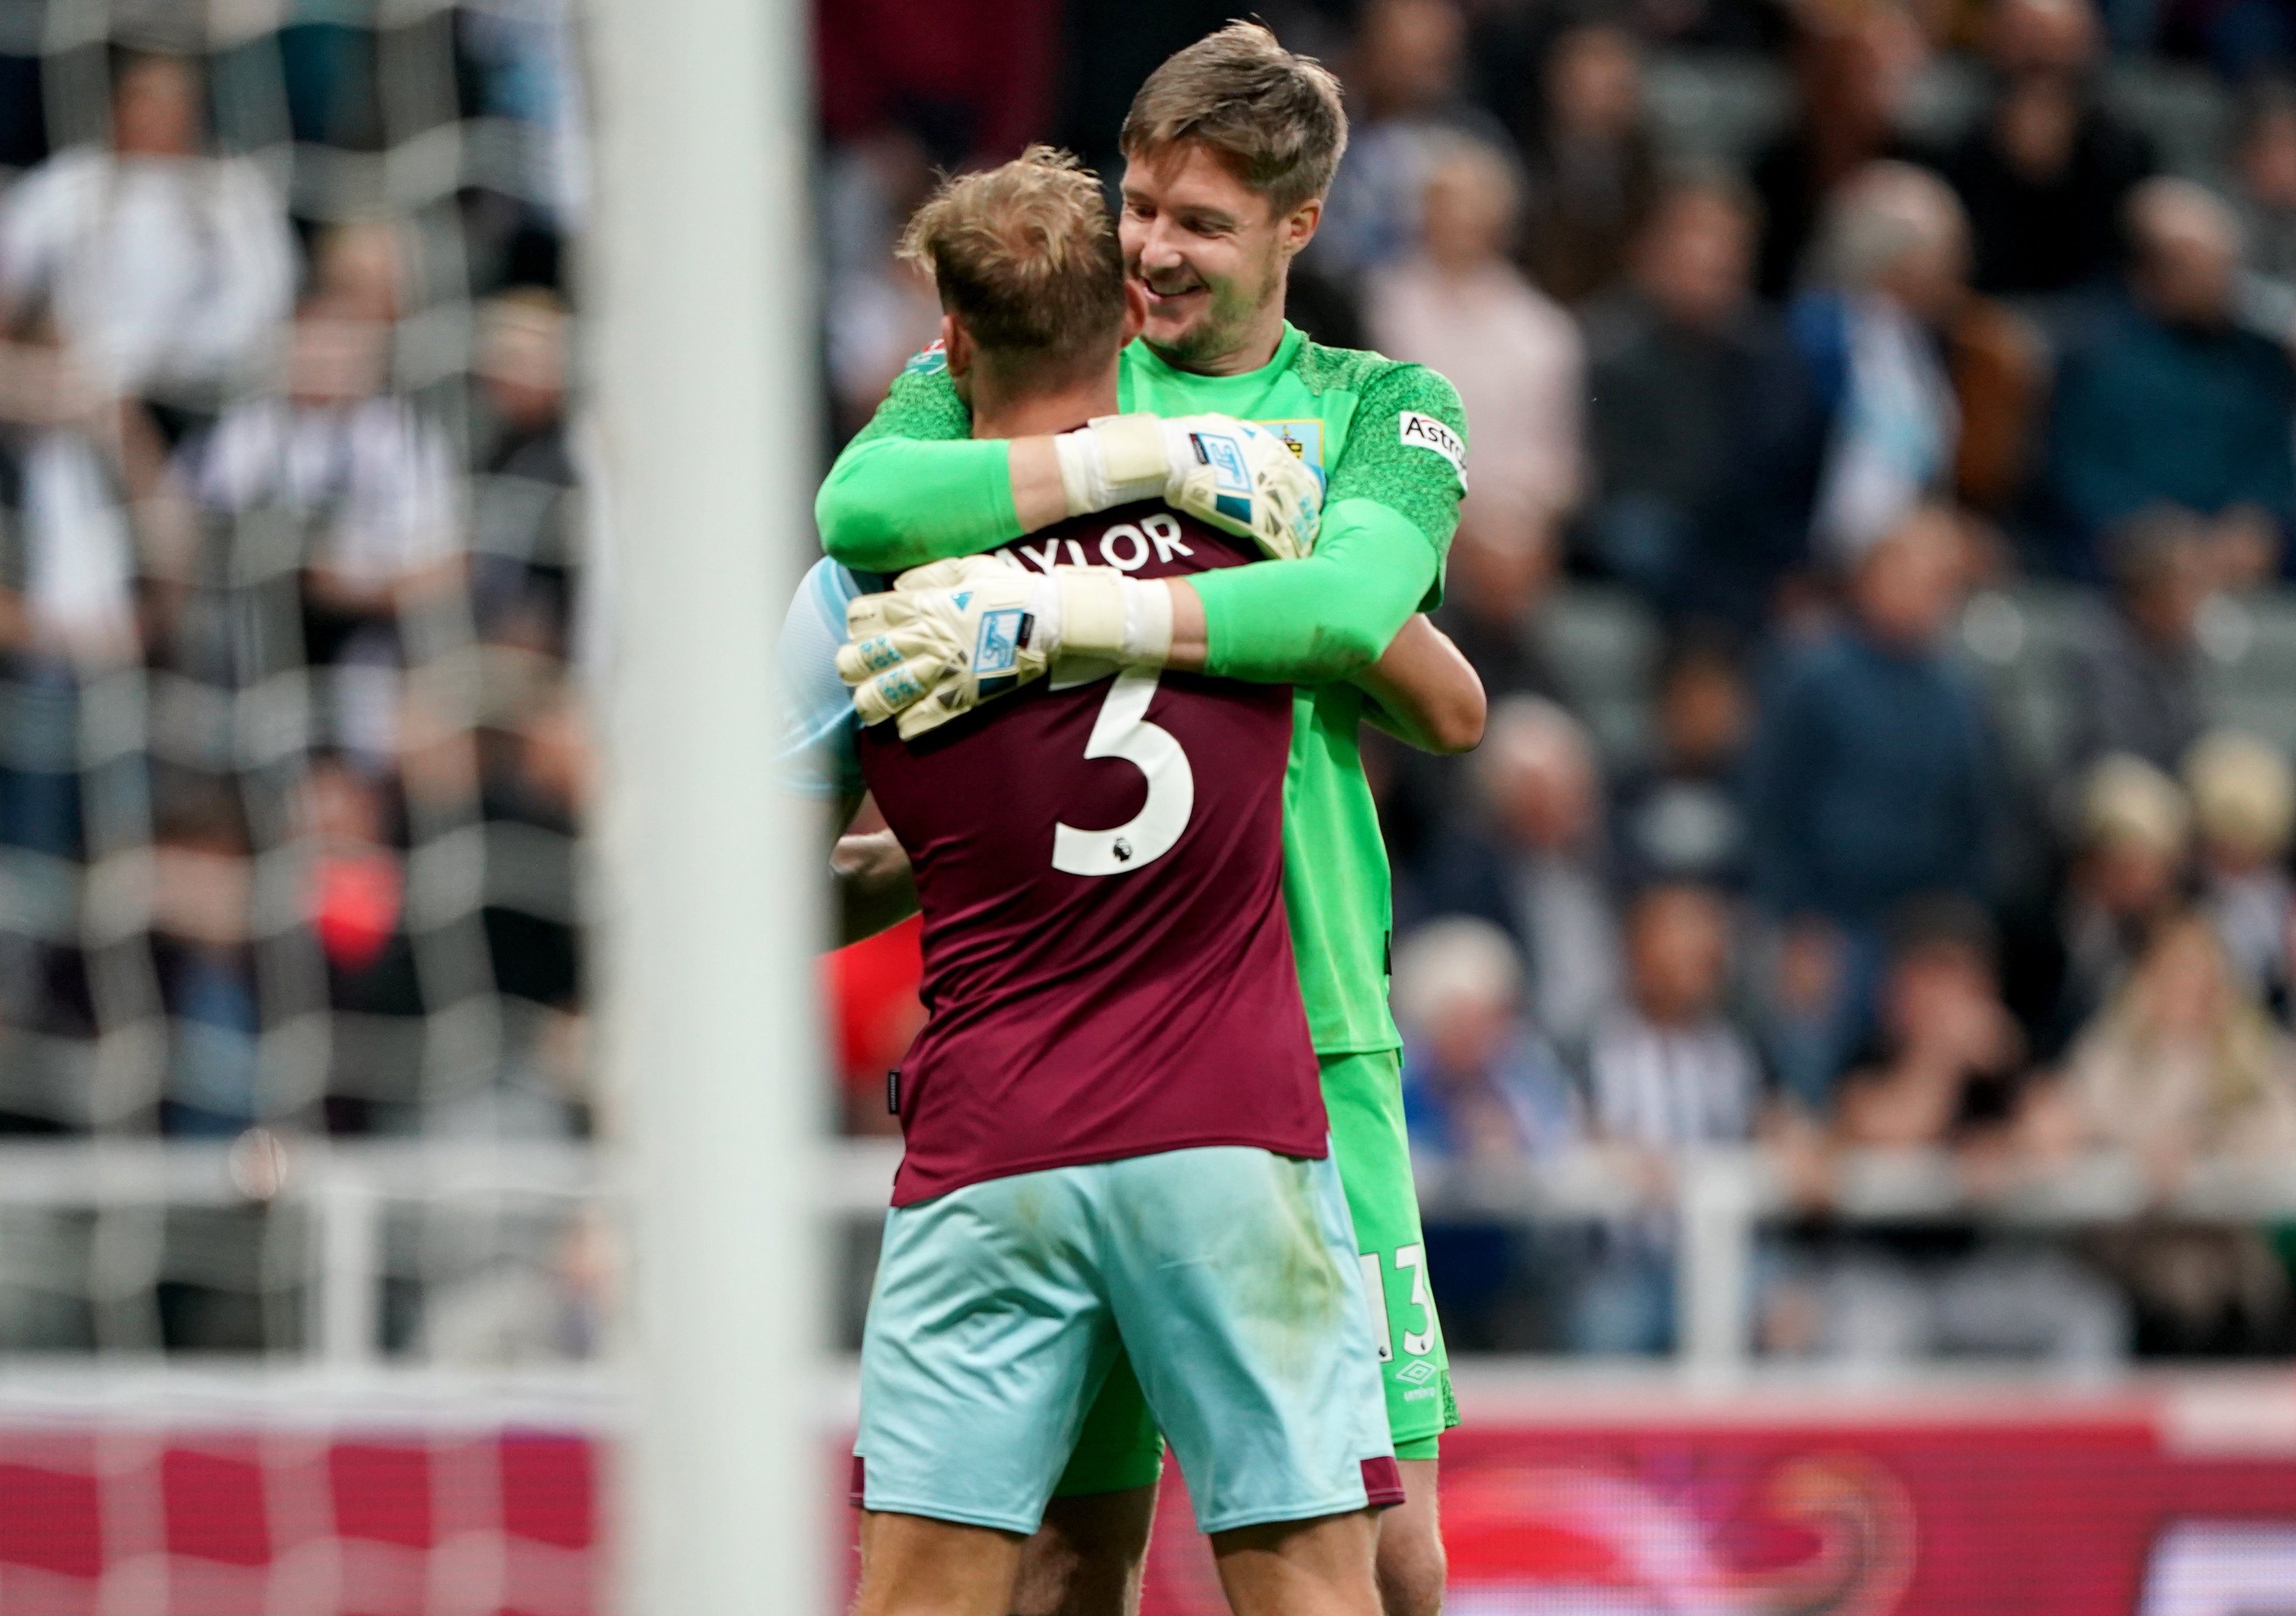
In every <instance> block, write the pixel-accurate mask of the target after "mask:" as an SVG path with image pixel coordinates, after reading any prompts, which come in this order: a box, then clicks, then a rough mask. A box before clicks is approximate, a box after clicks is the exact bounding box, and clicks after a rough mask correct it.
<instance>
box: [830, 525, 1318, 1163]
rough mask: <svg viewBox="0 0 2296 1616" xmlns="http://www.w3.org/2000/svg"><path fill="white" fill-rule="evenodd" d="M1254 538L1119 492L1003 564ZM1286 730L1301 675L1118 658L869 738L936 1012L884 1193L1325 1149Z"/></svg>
mask: <svg viewBox="0 0 2296 1616" xmlns="http://www.w3.org/2000/svg"><path fill="white" fill-rule="evenodd" d="M1250 547H1251V546H1250V543H1249V541H1248V540H1243V539H1238V538H1233V537H1229V536H1227V535H1226V534H1223V533H1218V532H1215V531H1213V530H1212V529H1210V528H1208V527H1205V526H1203V525H1202V524H1201V523H1198V522H1196V521H1193V519H1191V518H1187V517H1184V516H1180V515H1177V514H1176V513H1173V512H1170V511H1168V510H1166V509H1164V507H1163V506H1162V505H1160V504H1153V505H1151V504H1142V505H1128V506H1123V507H1120V508H1119V509H1118V510H1115V511H1111V512H1108V513H1104V514H1103V515H1099V516H1087V517H1079V518H1076V519H1074V520H1071V521H1068V522H1064V523H1062V524H1061V525H1060V526H1057V527H1054V528H1052V529H1047V530H1046V533H1045V534H1043V535H1039V536H1037V537H1035V538H1032V540H1031V541H1030V543H1029V545H1028V546H1027V547H1026V549H1027V554H1026V557H1025V559H1021V558H1016V559H1015V560H1014V563H1013V564H1015V565H1016V566H1018V565H1027V566H1029V567H1032V568H1037V569H1039V570H1045V569H1044V562H1046V560H1047V559H1049V558H1050V557H1053V556H1061V557H1062V559H1063V561H1065V560H1066V559H1067V555H1068V554H1071V553H1072V554H1084V555H1087V556H1089V557H1091V558H1093V559H1094V560H1095V562H1103V564H1108V563H1111V562H1112V563H1113V564H1115V565H1117V566H1119V568H1121V569H1122V570H1125V571H1127V572H1128V573H1130V574H1131V575H1132V576H1134V577H1136V578H1167V577H1177V576H1182V575H1185V574H1186V573H1189V572H1197V571H1202V570H1208V569H1210V568H1213V567H1232V566H1237V565H1240V564H1242V563H1243V562H1248V561H1251V560H1253V559H1256V557H1255V556H1253V555H1252V554H1247V552H1248V551H1249V550H1250ZM1291 746H1292V691H1291V687H1290V686H1288V685H1245V684H1240V683H1238V682H1236V681H1234V680H1228V679H1214V678H1208V677H1204V676H1202V675H1201V674H1179V673H1165V674H1162V675H1161V676H1160V677H1159V674H1158V672H1157V670H1156V669H1127V670H1125V671H1122V672H1117V671H1115V670H1113V669H1109V668H1108V667H1106V666H1105V665H1100V666H1097V667H1085V668H1076V667H1063V668H1062V669H1059V670H1057V671H1055V672H1054V674H1053V676H1052V677H1049V678H1046V679H1043V680H1040V681H1038V682H1037V683H1036V684H1034V685H1029V686H1028V687H1026V688H1024V689H1022V690H1021V691H1020V692H1018V693H1015V694H1013V695H1012V696H1009V697H1006V698H1005V700H1004V701H1000V702H997V703H996V704H994V705H993V706H990V707H986V708H983V709H980V710H978V711H977V712H976V713H974V714H973V715H971V716H969V717H967V718H961V719H958V720H956V721H955V722H954V723H951V724H949V725H948V726H946V727H944V728H940V729H936V730H933V731H931V732H930V733H929V734H926V735H924V736H922V737H920V738H919V739H918V740H916V741H903V740H902V739H901V738H900V737H899V736H898V734H896V733H895V731H894V726H892V725H891V724H880V725H877V726H874V727H873V728H870V729H866V730H864V731H863V732H862V734H861V740H860V752H861V769H862V774H863V777H864V778H865V779H866V780H867V782H868V784H869V790H870V792H871V794H872V795H873V797H874V798H875V799H876V802H877V807H878V808H879V809H880V811H881V812H882V813H883V814H884V816H885V822H886V824H888V825H889V826H890V827H891V829H892V831H893V833H894V834H895V835H896V836H898V838H899V839H900V842H901V845H902V846H903V847H905V848H906V849H908V852H909V858H910V862H911V865H913V867H914V870H915V873H916V882H917V890H918V894H919V897H920V898H921V899H922V906H923V909H924V915H925V932H924V956H925V975H924V984H923V989H922V992H923V998H924V1002H925V1006H926V1009H927V1010H928V1012H929V1013H930V1014H931V1020H929V1021H927V1022H926V1024H925V1028H924V1030H923V1031H922V1033H921V1034H919V1035H918V1038H917V1040H916V1042H915V1043H914V1045H913V1046H911V1047H910V1050H909V1053H908V1055H907V1058H906V1059H905V1060H904V1061H903V1062H902V1063H901V1070H900V1074H899V1077H898V1104H899V1110H900V1113H901V1126H902V1131H903V1133H904V1134H905V1135H906V1139H907V1146H908V1148H907V1152H906V1155H905V1156H904V1157H903V1159H902V1162H901V1170H900V1175H899V1177H898V1178H897V1179H896V1180H895V1181H894V1185H893V1204H894V1205H896V1206H906V1205H908V1204H910V1203H911V1202H916V1201H922V1200H923V1199H925V1198H926V1197H928V1196H932V1195H939V1194H944V1193H946V1192H947V1191H949V1190H953V1189H956V1188H959V1187H960V1186H962V1185H967V1184H972V1183H975V1182H977V1181H979V1180H980V1179H982V1178H991V1177H1000V1176H1002V1175H1005V1174H1008V1173H1021V1172H1029V1171H1031V1170H1034V1169H1037V1168H1046V1167H1066V1166H1071V1165H1074V1164H1077V1163H1079V1162H1087V1161H1110V1160H1112V1159H1114V1158H1116V1157H1119V1156H1138V1155H1145V1154H1147V1153H1150V1152H1152V1151H1169V1150H1182V1149H1185V1148H1188V1147H1190V1146H1193V1145H1205V1144H1243V1145H1252V1146H1257V1147H1259V1148H1260V1149H1264V1150H1272V1151H1278V1152H1281V1153H1283V1154H1285V1155H1289V1156H1321V1155H1323V1154H1324V1139H1325V1133H1326V1128H1327V1125H1326V1123H1325V1120H1324V1103H1323V1097H1322V1089H1321V1086H1320V1082H1319V1079H1318V1075H1317V1069H1316V1060H1315V1056H1314V1053H1313V1051H1312V1049H1311V1048H1310V1046H1309V1044H1308V1023H1307V1017H1306V1012H1305V1011H1304V1009H1303V1008H1302V1007H1301V1005H1300V988H1299V977H1298V973H1297V972H1296V971H1294V969H1293V967H1292V942H1291V935H1290V932H1289V931H1288V930H1287V929H1286V926H1285V923H1284V916H1283V770H1284V762H1285V759H1286V758H1287V756H1288V755H1289V753H1290V751H1291ZM1245 1074H1248V1077H1246V1076H1245ZM1240 1078H1243V1079H1244V1080H1239V1079H1240Z"/></svg>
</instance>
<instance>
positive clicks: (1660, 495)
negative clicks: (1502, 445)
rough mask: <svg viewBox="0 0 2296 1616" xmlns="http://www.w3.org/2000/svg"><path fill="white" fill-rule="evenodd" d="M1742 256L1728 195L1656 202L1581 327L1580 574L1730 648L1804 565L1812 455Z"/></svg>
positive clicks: (1803, 393) (1748, 219) (1794, 370)
mask: <svg viewBox="0 0 2296 1616" xmlns="http://www.w3.org/2000/svg"><path fill="white" fill-rule="evenodd" d="M1753 248H1754V219H1753V209H1752V202H1751V199H1750V198H1749V197H1748V196H1747V195H1746V194H1745V193H1743V191H1741V190H1740V189H1738V188H1737V187H1736V186H1735V185H1732V184H1729V183H1727V182H1726V181H1721V180H1714V179H1698V180H1691V181H1685V182H1683V183H1680V184H1677V185H1672V186H1669V188H1667V189H1666V190H1665V191H1663V192H1662V193H1660V195H1659V197H1658V198H1657V200H1656V201H1655V203H1654V204H1653V206H1652V211H1651V215H1650V218H1649V221H1648V223H1647V224H1646V225H1645V226H1644V228H1643V230H1642V232H1641V234H1639V235H1638V236H1637V237H1636V240H1635V242H1634V247H1633V250H1632V252H1631V253H1630V255H1629V257H1628V278H1627V281H1626V283H1625V284H1623V285H1622V286H1620V288H1619V289H1618V290H1617V291H1614V292H1612V293H1611V294H1609V295H1607V296H1605V297H1603V298H1601V299H1597V300H1596V301H1595V302H1594V303H1592V304H1590V305H1589V306H1588V307H1587V310H1586V313H1585V316H1584V317H1585V322H1586V327H1587V356H1588V367H1589V373H1588V383H1589V388H1588V390H1589V392H1590V394H1591V399H1590V405H1589V411H1588V429H1589V448H1590V450H1591V455H1592V460H1593V467H1594V475H1595V480H1596V488H1595V500H1596V504H1595V510H1594V512H1593V513H1592V520H1591V521H1590V523H1589V524H1588V526H1589V537H1590V542H1591V544H1592V546H1593V548H1594V552H1595V559H1596V560H1597V561H1598V562H1600V563H1601V565H1602V566H1603V568H1604V569H1605V570H1608V571H1609V572H1610V573H1611V575H1612V576H1614V577H1616V578H1620V579H1621V580H1622V581H1624V582H1626V583H1627V584H1628V585H1629V586H1630V587H1633V588H1634V589H1635V590H1636V592H1637V593H1639V594H1641V595H1643V596H1644V599H1645V600H1647V601H1649V602H1650V603H1652V605H1654V606H1656V607H1657V608H1659V609H1660V610H1661V611H1665V612H1668V613H1669V614H1674V615H1686V616H1691V617H1697V618H1710V619H1716V620H1718V621H1721V622H1725V623H1727V624H1730V625H1732V626H1733V627H1734V628H1739V629H1740V630H1742V631H1745V632H1752V631H1755V630H1757V629H1759V628H1760V627H1761V625H1762V624H1763V621H1764V619H1765V617H1766V615H1767V612H1768V611H1769V609H1770V605H1771V598H1772V596H1773V595H1774V594H1775V590H1776V587H1777V585H1778V581H1779V579H1780V578H1782V577H1784V575H1786V574H1787V573H1789V572H1791V571H1792V570H1794V569H1796V568H1797V567H1799V566H1800V564H1801V563H1802V562H1803V560H1804V555H1805V550H1806V539H1805V529H1806V527H1807V524H1808V497H1809V494H1808V487H1809V480H1810V477H1811V475H1812V472H1813V470H1814V467H1815V462H1816V449H1817V438H1816V428H1817V421H1816V410H1815V402H1814V400H1813V398H1812V397H1811V393H1810V388H1809V383H1808V377H1807V373H1806V372H1805V370H1804V368H1803V366H1802V364H1801V361H1800V357H1799V356H1798V355H1797V353H1796V352H1795V350H1794V349H1793V347H1792V344H1791V343H1790V342H1789V341H1788V340H1787V339H1786V334H1785V331H1784V327H1783V326H1782V325H1780V324H1778V323H1777V321H1776V320H1775V318H1774V317H1773V316H1771V315H1770V314H1769V313H1768V312H1767V311H1766V310H1764V309H1762V308H1760V307H1759V305H1757V304H1756V303H1755V302H1754V300H1753V297H1752V293H1751V283H1750V277H1751V269H1752V263H1753ZM1470 418H1471V419H1472V411H1471V412H1470Z"/></svg>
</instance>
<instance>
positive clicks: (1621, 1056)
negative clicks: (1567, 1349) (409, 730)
mask: <svg viewBox="0 0 2296 1616" xmlns="http://www.w3.org/2000/svg"><path fill="white" fill-rule="evenodd" d="M1627 939H1628V941H1627V961H1628V967H1627V969H1628V976H1627V1000H1626V1003H1625V1004H1623V1005H1620V1007H1619V1008H1617V1009H1616V1010H1613V1011H1612V1012H1611V1013H1609V1014H1608V1015H1606V1016H1604V1017H1603V1022H1602V1026H1601V1029H1600V1030H1599V1031H1598V1032H1597V1033H1596V1034H1595V1043H1594V1048H1593V1050H1592V1053H1591V1054H1590V1056H1589V1059H1588V1062H1587V1070H1588V1074H1589V1077H1590V1079H1591V1082H1590V1088H1591V1091H1592V1094H1593V1101H1594V1105H1593V1109H1594V1113H1595V1132H1596V1136H1598V1137H1599V1138H1601V1139H1603V1140H1604V1141H1606V1142H1608V1143H1610V1144H1614V1145H1617V1146H1620V1147H1621V1148H1622V1149H1624V1150H1625V1151H1627V1152H1628V1153H1630V1155H1631V1156H1632V1157H1633V1158H1635V1159H1636V1161H1637V1168H1636V1172H1637V1176H1638V1177H1641V1178H1642V1179H1644V1181H1645V1182H1648V1183H1652V1184H1664V1183H1666V1182H1668V1181H1669V1180H1670V1179H1671V1178H1672V1177H1673V1163H1674V1161H1675V1160H1676V1158H1677V1153H1680V1152H1683V1151H1686V1150H1696V1149H1698V1148H1700V1147H1702V1146H1706V1145H1716V1144H1744V1143H1745V1142H1746V1141H1747V1140H1749V1139H1751V1137H1752V1136H1753V1132H1754V1122H1755V1116H1756V1112H1757V1108H1758V1107H1759V1104H1760V1102H1761V1071H1760V1068H1759V1066H1758V1065H1757V1064H1756V1062H1755V1060H1754V1054H1753V1051H1752V1049H1751V1047H1750V1046H1748V1044H1747V1042H1746V1040H1745V1039H1744V1038H1743V1037H1742V1036H1741V1035H1740V1034H1739V1032H1738V1030H1737V1029H1735V1028H1734V1027H1733V1026H1732V1025H1731V1024H1730V1022H1729V1021H1728V1020H1727V1019H1726V1017H1725V1016H1724V1015H1723V1013H1722V997H1723V991H1724V988H1725V986H1726V980H1727V977H1728V972H1729V966H1730V916H1729V911H1728V909H1727V908H1726V906H1724V904H1723V902H1722V900H1721V898H1720V897H1719V896H1718V895H1717V894H1716V893H1714V892H1713V891H1711V890H1708V889H1706V888H1702V887H1698V886H1694V885H1690V884H1687V883H1674V884H1669V885H1662V886H1655V887H1650V888H1646V889H1644V890H1643V891H1642V892H1641V893H1640V894H1639V895H1638V896H1637V897H1636V899H1635V901H1634V903H1633V904H1632V906H1630V907H1629V909H1628V919H1627ZM1677 1245H1678V1232H1677V1224H1676V1220H1675V1218H1673V1217H1671V1216H1669V1215H1665V1214H1652V1213H1645V1214H1643V1215H1640V1216H1636V1217H1633V1218H1621V1219H1616V1220H1613V1221H1612V1222H1610V1223H1608V1224H1605V1225H1603V1226H1601V1228H1600V1229H1598V1230H1597V1231H1596V1233H1595V1256H1594V1259H1593V1261H1592V1263H1591V1264H1590V1265H1589V1266H1588V1267H1587V1271H1586V1273H1585V1275H1584V1276H1583V1277H1582V1279H1581V1280H1580V1283H1579V1286H1578V1291H1577V1294H1576V1296H1575V1297H1574V1298H1573V1300H1572V1306H1571V1309H1570V1338H1571V1344H1572V1346H1573V1347H1574V1348H1576V1349H1578V1350H1579V1351H1582V1352H1663V1351H1665V1350H1667V1349H1669V1347H1671V1346H1672V1345H1673V1341H1674V1334H1675V1317H1674V1295H1675V1274H1674V1268H1675V1256H1676V1250H1677Z"/></svg>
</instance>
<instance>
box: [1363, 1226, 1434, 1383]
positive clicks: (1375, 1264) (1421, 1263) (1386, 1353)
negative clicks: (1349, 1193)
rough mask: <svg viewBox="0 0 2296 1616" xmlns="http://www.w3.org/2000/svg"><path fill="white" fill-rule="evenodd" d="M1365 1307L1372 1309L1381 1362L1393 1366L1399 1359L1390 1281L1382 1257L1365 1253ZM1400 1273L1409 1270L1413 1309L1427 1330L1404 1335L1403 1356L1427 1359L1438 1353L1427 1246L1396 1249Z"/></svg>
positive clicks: (1373, 1331) (1373, 1336) (1374, 1252)
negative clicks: (1390, 1325) (1389, 1301)
mask: <svg viewBox="0 0 2296 1616" xmlns="http://www.w3.org/2000/svg"><path fill="white" fill-rule="evenodd" d="M1362 1262H1363V1283H1364V1305H1365V1307H1367V1308H1370V1309H1371V1334H1372V1339H1373V1340H1374V1341H1377V1342H1378V1343H1379V1361H1380V1362H1381V1363H1382V1364H1384V1363H1388V1362H1390V1361H1391V1360H1392V1359H1393V1358H1394V1357H1395V1338H1394V1336H1393V1335H1392V1334H1390V1332H1389V1329H1388V1324H1387V1281H1386V1276H1384V1275H1383V1274H1382V1272H1381V1271H1380V1266H1379V1253H1378V1252H1377V1251H1365V1253H1364V1254H1363V1257H1362ZM1395 1267H1396V1270H1397V1272H1398V1273H1400V1272H1403V1271H1405V1270H1408V1271H1409V1272H1410V1275H1411V1305H1412V1306H1413V1307H1415V1308H1418V1309H1419V1323H1420V1324H1421V1325H1422V1326H1423V1328H1420V1329H1417V1330H1406V1331H1405V1332H1404V1333H1403V1352H1404V1356H1405V1357H1406V1358H1425V1357H1426V1356H1427V1355H1428V1354H1429V1353H1431V1352H1432V1351H1434V1350H1435V1308H1434V1299H1433V1298H1432V1297H1431V1295H1429V1293H1428V1290H1427V1249H1426V1248H1425V1247H1424V1246H1415V1245H1413V1246H1398V1247H1397V1248H1396V1249H1395Z"/></svg>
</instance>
